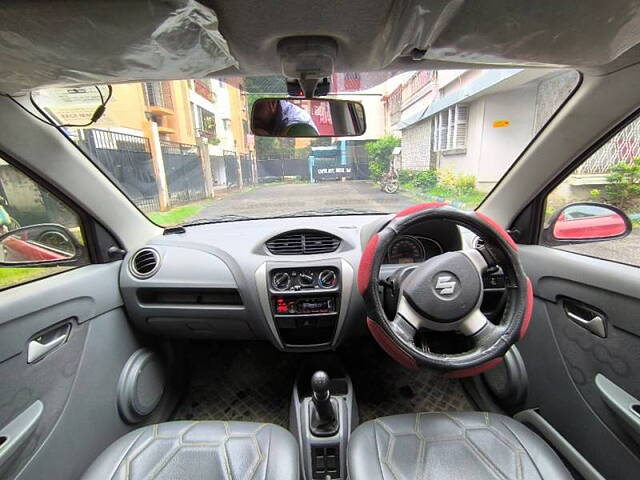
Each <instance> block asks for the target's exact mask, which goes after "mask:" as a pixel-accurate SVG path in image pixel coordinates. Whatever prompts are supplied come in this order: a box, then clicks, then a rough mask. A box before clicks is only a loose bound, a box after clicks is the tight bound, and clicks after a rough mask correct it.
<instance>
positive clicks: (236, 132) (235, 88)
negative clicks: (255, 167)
mask: <svg viewBox="0 0 640 480" xmlns="http://www.w3.org/2000/svg"><path fill="white" fill-rule="evenodd" d="M225 82H226V84H227V92H228V95H229V109H230V110H231V111H230V114H231V131H232V133H233V140H234V143H235V147H236V152H237V153H239V154H243V153H249V150H250V149H249V147H250V145H249V142H248V141H247V140H248V139H247V134H249V133H250V132H249V112H248V111H247V98H246V95H243V93H244V91H245V89H244V82H243V81H242V78H240V77H229V78H226V79H225Z"/></svg>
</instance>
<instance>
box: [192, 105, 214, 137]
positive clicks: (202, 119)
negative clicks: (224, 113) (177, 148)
mask: <svg viewBox="0 0 640 480" xmlns="http://www.w3.org/2000/svg"><path fill="white" fill-rule="evenodd" d="M196 129H197V131H198V134H199V136H201V137H210V138H213V137H215V136H216V117H215V115H214V114H213V113H211V112H209V111H208V110H205V109H204V108H202V107H199V106H196Z"/></svg>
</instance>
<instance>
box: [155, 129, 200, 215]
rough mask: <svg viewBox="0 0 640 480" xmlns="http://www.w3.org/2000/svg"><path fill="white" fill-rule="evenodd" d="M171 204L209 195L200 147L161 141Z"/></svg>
mask: <svg viewBox="0 0 640 480" xmlns="http://www.w3.org/2000/svg"><path fill="white" fill-rule="evenodd" d="M160 148H161V150H162V158H163V160H164V170H165V174H166V176H167V189H168V194H169V202H170V203H171V205H176V204H180V203H186V202H191V201H194V200H201V199H203V198H205V197H206V196H207V192H206V190H205V185H204V174H203V172H202V164H201V162H200V156H199V155H198V147H197V146H196V145H189V144H186V143H178V142H169V141H166V140H161V141H160Z"/></svg>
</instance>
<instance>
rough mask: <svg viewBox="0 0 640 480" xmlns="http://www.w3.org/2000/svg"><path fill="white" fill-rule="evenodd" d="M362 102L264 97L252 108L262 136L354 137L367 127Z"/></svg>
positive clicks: (257, 132) (253, 122)
mask: <svg viewBox="0 0 640 480" xmlns="http://www.w3.org/2000/svg"><path fill="white" fill-rule="evenodd" d="M366 127H367V126H366V123H365V118H364V108H363V107H362V104H361V103H359V102H354V101H351V100H336V99H333V98H329V99H327V98H313V99H304V98H260V99H258V100H256V101H255V103H254V104H253V108H252V109H251V131H252V133H253V134H254V135H257V136H259V137H285V138H289V137H312V138H314V137H354V136H358V135H362V134H363V133H364V132H365V130H366Z"/></svg>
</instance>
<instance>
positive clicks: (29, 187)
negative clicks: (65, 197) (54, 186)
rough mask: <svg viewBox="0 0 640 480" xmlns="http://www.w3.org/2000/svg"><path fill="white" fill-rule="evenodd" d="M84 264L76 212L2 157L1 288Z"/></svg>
mask: <svg viewBox="0 0 640 480" xmlns="http://www.w3.org/2000/svg"><path fill="white" fill-rule="evenodd" d="M88 263H89V258H88V255H87V249H86V248H85V239H84V236H83V232H82V228H81V222H80V219H79V218H78V215H77V214H76V213H75V212H74V211H73V210H71V209H70V208H69V207H68V206H67V205H65V204H64V203H63V202H61V201H60V200H59V199H58V198H56V197H55V196H54V195H53V194H51V193H50V192H48V191H47V190H46V189H45V188H43V187H42V186H41V185H38V184H37V183H36V182H34V181H33V180H31V179H30V178H29V177H28V176H27V175H25V174H24V173H22V172H21V171H20V170H18V169H17V168H15V167H13V166H12V165H10V164H9V163H7V162H6V161H4V160H2V159H0V290H4V289H6V288H9V287H12V286H16V285H20V284H23V283H26V282H29V281H32V280H35V279H37V278H42V277H46V276H49V275H53V274H56V273H60V272H62V271H65V270H69V269H71V268H76V267H78V266H82V265H86V264H88Z"/></svg>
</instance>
